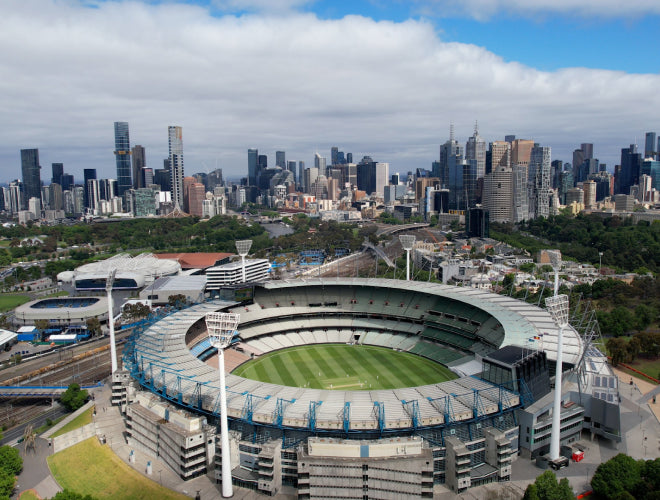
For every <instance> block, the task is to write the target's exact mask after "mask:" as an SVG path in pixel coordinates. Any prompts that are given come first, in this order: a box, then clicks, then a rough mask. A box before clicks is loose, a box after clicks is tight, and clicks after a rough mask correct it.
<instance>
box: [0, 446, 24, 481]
mask: <svg viewBox="0 0 660 500" xmlns="http://www.w3.org/2000/svg"><path fill="white" fill-rule="evenodd" d="M0 468H2V469H4V470H6V471H7V472H9V473H10V474H13V475H14V476H16V475H18V474H20V473H21V471H22V470H23V459H22V458H21V455H20V454H19V453H18V449H17V448H14V447H13V446H8V445H5V446H0Z"/></svg>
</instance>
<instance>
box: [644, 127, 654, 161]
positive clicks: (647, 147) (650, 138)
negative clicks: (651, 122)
mask: <svg viewBox="0 0 660 500" xmlns="http://www.w3.org/2000/svg"><path fill="white" fill-rule="evenodd" d="M655 145H656V134H655V132H647V133H646V143H645V144H644V158H645V159H646V158H655V155H656V153H657V151H656V149H655Z"/></svg>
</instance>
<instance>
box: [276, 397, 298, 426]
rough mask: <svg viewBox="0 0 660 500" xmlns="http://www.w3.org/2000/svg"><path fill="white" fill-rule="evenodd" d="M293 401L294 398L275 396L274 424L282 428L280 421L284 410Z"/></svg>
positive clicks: (282, 418)
mask: <svg viewBox="0 0 660 500" xmlns="http://www.w3.org/2000/svg"><path fill="white" fill-rule="evenodd" d="M293 402H295V399H283V398H277V404H276V405H275V419H274V420H275V425H276V426H277V427H279V428H280V429H281V428H282V421H283V420H284V412H285V410H286V408H287V406H289V405H290V404H291V403H293Z"/></svg>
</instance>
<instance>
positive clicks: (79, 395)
mask: <svg viewBox="0 0 660 500" xmlns="http://www.w3.org/2000/svg"><path fill="white" fill-rule="evenodd" d="M60 401H61V402H62V404H63V405H64V406H65V407H66V408H67V409H68V410H69V411H76V410H77V409H78V408H80V407H81V406H83V405H84V404H85V401H87V391H86V390H80V386H79V385H78V384H71V385H69V387H68V389H67V390H66V391H64V393H63V394H62V396H61V397H60Z"/></svg>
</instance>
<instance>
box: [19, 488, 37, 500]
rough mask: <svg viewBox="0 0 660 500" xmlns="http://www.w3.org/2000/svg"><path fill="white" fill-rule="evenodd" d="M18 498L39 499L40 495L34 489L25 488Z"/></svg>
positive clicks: (23, 499) (26, 499)
mask: <svg viewBox="0 0 660 500" xmlns="http://www.w3.org/2000/svg"><path fill="white" fill-rule="evenodd" d="M18 498H20V499H21V500H41V497H40V496H39V495H37V492H36V491H34V490H25V491H24V492H23V493H21V494H20V496H19V497H18Z"/></svg>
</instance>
